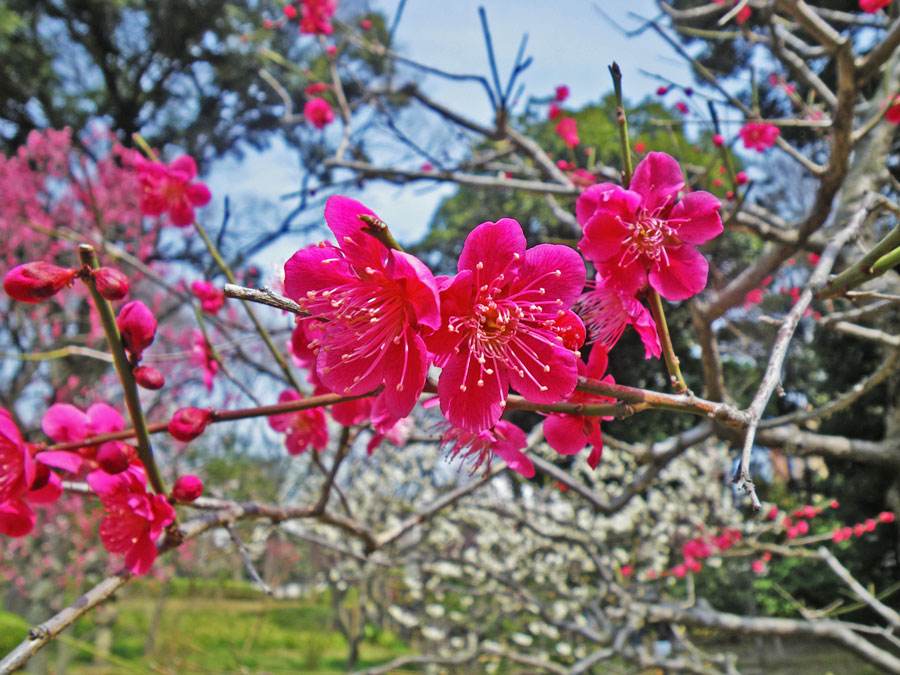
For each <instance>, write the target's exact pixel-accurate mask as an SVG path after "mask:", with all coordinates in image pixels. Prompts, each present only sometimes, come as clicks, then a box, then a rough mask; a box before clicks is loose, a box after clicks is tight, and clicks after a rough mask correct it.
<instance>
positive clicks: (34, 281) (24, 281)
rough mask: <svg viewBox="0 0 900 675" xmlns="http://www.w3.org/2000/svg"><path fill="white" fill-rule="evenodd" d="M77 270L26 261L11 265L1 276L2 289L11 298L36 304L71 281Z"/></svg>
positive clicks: (54, 293)
mask: <svg viewBox="0 0 900 675" xmlns="http://www.w3.org/2000/svg"><path fill="white" fill-rule="evenodd" d="M77 274H78V270H71V269H66V268H64V267H57V266H56V265H51V264H50V263H47V262H41V261H37V262H28V263H24V264H22V265H17V266H16V267H13V268H12V269H11V270H10V271H9V272H7V273H6V276H4V277H3V290H4V291H5V292H6V294H7V295H8V296H9V297H11V298H12V299H13V300H18V301H19V302H27V303H28V304H29V305H36V304H38V303H39V302H43V301H44V300H46V299H47V298H49V297H52V296H54V295H56V294H57V293H58V292H59V291H60V290H62V289H63V288H64V287H65V286H68V285H69V284H71V283H72V280H73V279H75V275H77Z"/></svg>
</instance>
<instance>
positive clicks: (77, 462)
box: [35, 450, 82, 473]
mask: <svg viewBox="0 0 900 675" xmlns="http://www.w3.org/2000/svg"><path fill="white" fill-rule="evenodd" d="M35 459H36V460H37V461H38V462H40V463H41V464H45V465H46V466H52V467H54V468H56V469H62V470H63V471H69V472H70V473H78V472H79V471H80V470H81V465H82V459H81V455H78V454H76V453H74V452H66V451H65V450H45V451H43V452H39V453H38V454H37V455H35Z"/></svg>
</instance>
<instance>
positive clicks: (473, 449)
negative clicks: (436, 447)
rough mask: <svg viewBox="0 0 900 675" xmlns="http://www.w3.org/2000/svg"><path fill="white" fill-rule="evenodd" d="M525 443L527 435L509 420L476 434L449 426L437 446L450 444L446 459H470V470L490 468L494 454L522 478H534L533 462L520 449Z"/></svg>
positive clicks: (441, 446) (472, 471)
mask: <svg viewBox="0 0 900 675" xmlns="http://www.w3.org/2000/svg"><path fill="white" fill-rule="evenodd" d="M527 445H528V438H527V437H526V436H525V432H524V431H522V430H521V429H520V428H519V427H517V426H516V425H515V424H513V423H512V422H507V421H506V420H500V421H499V422H497V423H496V424H495V425H494V426H493V427H492V428H490V429H484V430H482V431H479V432H477V433H473V432H471V431H467V430H465V429H461V428H460V427H457V426H453V425H450V428H449V429H447V430H446V431H445V432H444V434H443V436H442V437H441V444H440V448H441V449H443V448H444V447H445V446H449V447H450V451H449V453H448V458H447V459H448V460H454V459H456V458H457V457H459V456H462V457H463V462H466V461H468V462H471V464H472V469H471V473H475V471H477V470H478V467H479V466H481V465H482V464H485V471H490V470H491V459H492V458H493V456H494V455H497V456H499V457H500V459H502V460H503V461H504V462H506V464H507V466H509V468H510V469H512V470H513V471H516V472H518V473H520V474H522V475H523V476H525V478H534V464H532V462H531V460H530V459H528V455H526V454H525V453H524V452H522V450H523V449H524V448H525V447H526V446H527Z"/></svg>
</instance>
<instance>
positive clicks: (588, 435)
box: [544, 345, 615, 469]
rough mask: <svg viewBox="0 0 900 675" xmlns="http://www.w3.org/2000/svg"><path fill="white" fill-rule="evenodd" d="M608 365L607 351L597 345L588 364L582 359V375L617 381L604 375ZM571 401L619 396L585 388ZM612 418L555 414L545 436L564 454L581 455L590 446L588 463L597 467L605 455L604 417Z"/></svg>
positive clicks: (603, 400) (607, 400) (549, 418)
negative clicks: (588, 390) (602, 430)
mask: <svg viewBox="0 0 900 675" xmlns="http://www.w3.org/2000/svg"><path fill="white" fill-rule="evenodd" d="M608 364H609V359H608V358H607V354H606V350H605V349H604V348H603V347H602V346H601V345H596V346H594V348H593V349H592V350H591V354H590V356H589V357H588V362H587V364H585V363H584V362H583V361H580V360H579V362H578V374H579V375H583V376H584V377H590V378H592V379H597V380H600V381H601V382H609V383H610V384H614V383H615V381H614V380H613V378H612V375H606V376H605V377H604V373H605V372H606V367H607V365H608ZM601 378H602V380H601ZM567 400H569V401H573V402H576V403H582V404H592V403H614V402H615V399H612V398H609V397H607V396H600V395H599V394H590V393H587V392H582V391H574V392H572V395H571V396H570V397H569V398H568V399H567ZM611 419H613V418H612V417H595V416H592V415H570V414H566V413H551V414H550V415H548V416H547V417H546V419H544V438H546V439H547V444H548V445H549V446H550V447H551V448H553V449H554V450H556V451H557V452H558V453H559V454H561V455H577V454H578V453H579V452H581V449H582V448H584V446H585V445H590V446H591V454H590V455H589V456H588V464H590V466H591V468H592V469H596V468H597V465H598V464H599V463H600V457H601V455H602V454H603V434H602V433H601V431H600V420H611Z"/></svg>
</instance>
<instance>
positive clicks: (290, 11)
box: [281, 5, 297, 19]
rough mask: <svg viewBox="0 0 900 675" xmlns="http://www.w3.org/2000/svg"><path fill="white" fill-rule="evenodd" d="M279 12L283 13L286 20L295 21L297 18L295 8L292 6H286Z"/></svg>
mask: <svg viewBox="0 0 900 675" xmlns="http://www.w3.org/2000/svg"><path fill="white" fill-rule="evenodd" d="M281 11H282V12H284V16H285V17H286V18H287V19H296V18H297V8H296V7H294V6H293V5H287V6H285V7H284V9H282V10H281Z"/></svg>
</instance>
